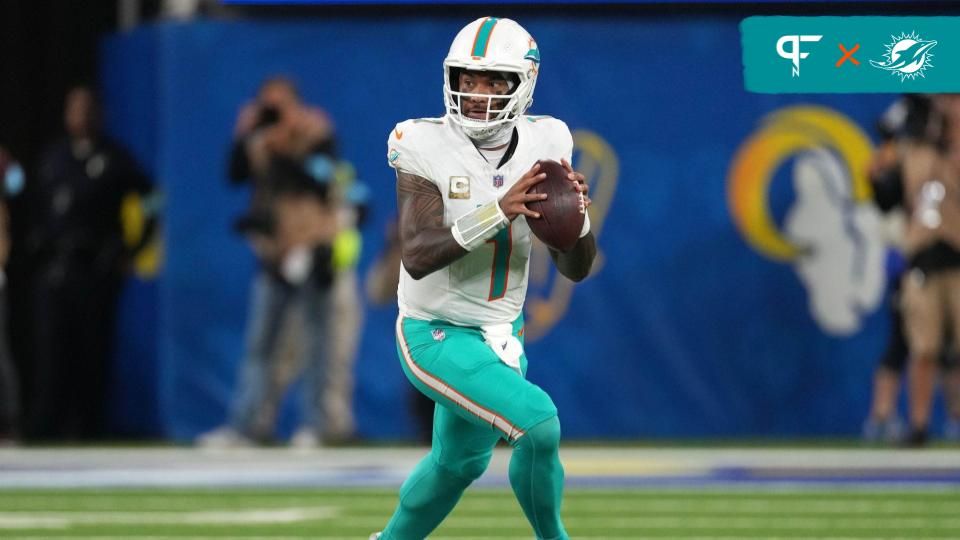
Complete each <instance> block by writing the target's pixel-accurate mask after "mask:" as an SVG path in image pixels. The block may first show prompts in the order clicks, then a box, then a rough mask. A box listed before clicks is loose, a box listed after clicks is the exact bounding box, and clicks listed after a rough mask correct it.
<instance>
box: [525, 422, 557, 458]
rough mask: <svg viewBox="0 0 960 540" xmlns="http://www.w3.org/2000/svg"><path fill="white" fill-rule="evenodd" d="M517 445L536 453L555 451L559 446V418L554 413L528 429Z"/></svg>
mask: <svg viewBox="0 0 960 540" xmlns="http://www.w3.org/2000/svg"><path fill="white" fill-rule="evenodd" d="M517 445H518V446H524V447H526V448H529V449H530V450H532V451H534V452H537V453H553V452H556V451H557V449H559V448H560V419H559V418H557V416H556V415H554V416H552V417H550V418H548V419H546V420H544V421H543V422H540V423H539V424H537V425H535V426H533V427H532V428H530V429H528V430H527V432H526V433H525V434H524V435H523V436H522V437H520V438H519V439H518V440H517Z"/></svg>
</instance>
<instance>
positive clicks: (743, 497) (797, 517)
mask: <svg viewBox="0 0 960 540" xmlns="http://www.w3.org/2000/svg"><path fill="white" fill-rule="evenodd" d="M394 501H395V493H394V490H368V489H311V490H293V489H287V490H269V491H266V490H256V489H240V490H237V489H232V490H214V489H207V490H162V489H153V490H130V489H119V490H104V489H96V490H83V489H76V490H36V489H31V490H6V491H0V538H34V539H36V538H45V539H48V540H53V539H60V538H64V539H66V538H86V539H88V540H92V539H108V538H109V539H119V538H131V539H154V540H160V539H174V538H177V539H179V538H193V539H196V540H199V539H206V538H238V539H253V538H262V539H268V538H269V539H274V540H282V539H287V538H289V539H293V538H316V539H321V538H322V539H333V538H340V539H347V538H351V539H360V540H366V538H367V535H369V533H370V532H372V531H375V530H378V529H379V528H381V527H382V525H383V523H384V522H385V521H386V520H387V518H388V517H389V515H390V512H391V511H392V508H393V504H394ZM564 504H565V507H564V508H565V512H564V515H565V521H566V524H567V528H568V530H569V532H570V534H571V536H572V537H573V538H575V539H580V540H584V539H603V538H659V539H665V538H684V539H688V540H689V539H701V540H707V539H731V540H732V539H741V538H763V539H767V540H770V539H774V538H785V539H786V538H790V539H800V538H807V539H812V538H817V539H826V540H846V539H861V538H871V539H893V538H903V539H906V538H926V539H930V538H937V539H944V540H945V539H948V538H950V539H956V538H960V491H943V490H940V491H938V490H932V489H930V490H924V489H917V490H914V489H911V490H886V491H884V490H882V489H876V490H866V489H860V488H858V489H849V488H843V489H838V490H834V491H825V490H818V491H810V490H785V489H777V490H768V491H758V490H755V489H751V490H715V489H701V490H693V489H689V490H688V489H684V490H675V489H665V490H654V489H642V490H595V489H589V490H587V489H569V490H568V491H567V497H566V499H565V503H564ZM444 538H449V539H453V538H457V539H467V538H514V539H524V540H529V539H530V538H532V535H531V534H530V532H529V528H528V526H527V525H526V522H525V520H524V518H523V516H522V515H521V513H520V510H519V508H518V507H517V505H516V504H515V503H514V500H513V497H512V495H511V494H510V492H509V491H508V490H505V489H474V490H471V491H469V492H468V493H467V495H466V496H465V498H464V499H463V501H462V502H461V503H460V505H459V506H458V507H457V508H456V509H455V510H454V513H453V514H452V515H451V516H450V517H449V518H448V519H447V521H446V522H445V523H444V524H443V525H442V526H441V527H440V529H439V530H437V531H436V533H435V534H434V535H433V536H431V539H433V540H441V539H444Z"/></svg>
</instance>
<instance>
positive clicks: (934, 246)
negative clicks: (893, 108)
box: [875, 95, 960, 446]
mask: <svg viewBox="0 0 960 540" xmlns="http://www.w3.org/2000/svg"><path fill="white" fill-rule="evenodd" d="M910 99H911V101H908V102H907V103H908V104H909V105H910V106H909V107H908V108H907V109H908V111H909V110H910V108H911V107H912V108H913V109H914V115H913V118H912V119H911V117H910V116H909V115H906V113H904V117H905V122H904V125H905V126H906V128H905V130H904V137H903V140H902V141H900V142H899V143H897V144H896V146H895V152H894V154H895V157H898V158H899V160H897V159H894V158H890V159H888V162H889V163H888V167H887V168H886V170H887V171H888V172H887V174H886V175H885V177H884V175H879V176H880V178H878V179H877V181H875V187H876V192H877V199H878V201H879V202H880V205H881V207H884V208H892V207H894V206H897V205H900V206H902V207H903V208H904V210H905V212H906V227H905V229H906V230H905V234H904V242H903V243H904V252H905V255H906V258H907V270H906V271H905V273H904V275H903V278H902V280H901V281H902V283H901V291H902V293H901V294H902V309H903V330H904V333H905V336H906V339H907V343H908V345H909V353H910V361H909V379H910V380H909V389H910V392H909V400H908V401H909V428H910V433H909V435H908V438H907V440H906V442H907V443H908V444H909V445H912V446H920V445H923V444H925V443H926V442H927V438H928V431H929V422H930V416H931V408H932V399H933V393H934V388H935V385H936V380H937V375H938V371H939V370H938V366H937V362H938V358H940V357H941V355H943V354H944V353H945V350H947V349H948V346H945V345H944V343H945V341H946V338H947V336H948V335H952V336H953V338H952V339H951V341H954V342H956V339H957V338H958V337H960V96H957V95H935V96H932V97H931V98H930V100H929V101H926V102H925V101H923V100H922V98H917V97H912V98H910ZM911 126H912V127H911ZM897 161H899V167H897V166H896V162H897ZM879 170H880V169H878V171H879ZM947 329H949V331H948V330H947ZM945 380H946V381H947V383H948V386H947V389H946V392H945V393H946V394H947V397H948V400H947V401H948V406H949V404H950V403H951V401H952V399H951V398H955V397H956V396H953V395H952V394H955V393H956V390H955V389H952V388H951V387H950V386H949V383H951V382H956V380H957V379H956V376H955V375H951V374H948V375H947V377H946V378H945ZM892 388H893V389H894V390H893V391H894V392H895V387H893V386H892ZM888 393H889V392H888ZM887 408H890V407H887ZM950 408H951V409H955V408H956V405H953V406H950ZM875 414H876V413H875Z"/></svg>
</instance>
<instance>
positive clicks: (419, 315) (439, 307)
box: [387, 116, 573, 326]
mask: <svg viewBox="0 0 960 540" xmlns="http://www.w3.org/2000/svg"><path fill="white" fill-rule="evenodd" d="M516 129H517V147H516V149H515V150H514V152H513V156H512V157H511V158H510V159H509V160H508V161H507V162H506V163H505V164H503V166H501V167H499V168H498V167H496V166H494V165H491V164H490V163H488V162H487V160H486V159H485V158H484V157H483V156H482V155H480V152H479V151H478V150H477V149H476V148H475V147H474V145H473V143H472V142H471V141H470V139H469V138H467V136H466V135H465V134H464V133H463V131H462V130H461V128H460V127H459V126H457V125H455V124H453V123H451V122H450V121H449V120H448V119H447V118H446V117H444V118H421V119H416V120H407V121H406V122H401V123H399V124H397V127H396V128H395V129H394V130H393V132H392V133H391V134H390V136H389V138H388V140H387V161H388V162H389V163H390V166H391V167H393V168H395V169H397V170H399V171H402V172H406V173H410V174H415V175H417V176H421V177H423V178H426V179H427V180H430V181H431V182H433V183H434V184H435V185H436V186H437V189H439V190H440V194H441V195H442V196H443V224H444V226H447V227H450V226H452V225H453V222H454V220H455V219H457V218H458V217H460V216H462V215H463V214H466V213H467V212H469V211H471V210H473V209H475V208H477V207H478V206H480V205H482V204H485V203H487V202H489V201H491V200H495V199H500V198H501V197H503V195H504V194H506V192H507V190H509V189H510V186H512V185H513V184H514V183H516V182H517V181H518V180H519V179H520V177H521V176H523V174H524V173H526V172H527V171H528V170H529V169H530V167H532V166H533V164H534V163H536V161H537V160H539V159H552V160H554V161H558V162H559V161H560V159H561V158H564V159H566V160H568V161H569V160H570V159H571V154H572V152H573V139H572V137H571V136H570V130H569V129H568V128H567V125H566V124H564V123H563V122H561V121H560V120H557V119H555V118H550V117H546V116H539V117H538V116H521V117H520V118H519V119H517V123H516ZM530 235H531V233H530V227H529V226H528V225H527V221H526V218H525V217H524V216H518V217H517V218H516V219H515V220H514V221H513V222H512V223H511V225H510V226H509V227H508V228H506V229H504V230H502V231H500V233H499V234H498V235H497V236H496V237H494V238H492V239H490V240H488V241H487V243H486V244H485V245H483V246H481V247H479V248H477V249H475V250H473V251H471V252H470V253H468V254H467V255H465V256H464V257H462V258H460V259H457V260H456V261H454V262H453V263H452V264H450V265H449V266H446V267H444V268H441V269H440V270H437V271H435V272H433V273H431V274H430V275H428V276H425V277H424V278H422V279H420V280H415V279H413V278H412V277H410V274H409V273H407V271H406V269H405V268H404V267H403V265H401V266H400V286H399V290H398V292H397V296H398V300H399V305H400V313H401V315H403V316H405V317H412V318H415V319H422V320H433V319H441V320H444V321H448V322H451V323H453V324H458V325H463V326H483V325H489V324H501V323H510V322H513V321H514V320H515V319H516V318H517V317H519V316H520V312H521V310H522V309H523V301H524V298H525V297H526V294H527V272H528V268H529V264H528V263H529V260H530V245H531V240H532V238H531V236H530Z"/></svg>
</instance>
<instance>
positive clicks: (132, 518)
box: [0, 507, 340, 529]
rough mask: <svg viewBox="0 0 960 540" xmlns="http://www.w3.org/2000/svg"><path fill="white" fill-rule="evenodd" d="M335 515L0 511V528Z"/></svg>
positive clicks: (333, 511)
mask: <svg viewBox="0 0 960 540" xmlns="http://www.w3.org/2000/svg"><path fill="white" fill-rule="evenodd" d="M339 513H340V512H339V509H338V508H336V507H311V508H249V509H240V510H200V511H193V512H96V511H94V512H90V511H86V510H83V511H75V512H0V529H69V528H70V527H74V526H76V525H230V526H234V525H263V524H279V523H299V522H303V521H315V520H321V519H324V520H325V519H332V518H335V517H337V515H339Z"/></svg>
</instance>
